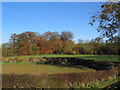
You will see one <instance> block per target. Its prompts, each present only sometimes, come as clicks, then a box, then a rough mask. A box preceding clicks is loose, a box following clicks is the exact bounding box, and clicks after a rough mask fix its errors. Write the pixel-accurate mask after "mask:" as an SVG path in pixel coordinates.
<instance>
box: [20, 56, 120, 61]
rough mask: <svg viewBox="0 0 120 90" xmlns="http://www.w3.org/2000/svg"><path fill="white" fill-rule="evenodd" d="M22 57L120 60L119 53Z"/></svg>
mask: <svg viewBox="0 0 120 90" xmlns="http://www.w3.org/2000/svg"><path fill="white" fill-rule="evenodd" d="M22 57H79V58H83V59H90V60H100V61H112V62H120V60H119V58H118V57H119V56H118V55H37V56H22Z"/></svg>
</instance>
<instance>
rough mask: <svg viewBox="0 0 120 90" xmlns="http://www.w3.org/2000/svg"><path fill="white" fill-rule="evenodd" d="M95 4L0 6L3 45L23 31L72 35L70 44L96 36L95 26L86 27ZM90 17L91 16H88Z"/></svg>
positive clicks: (20, 3)
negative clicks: (65, 32)
mask: <svg viewBox="0 0 120 90" xmlns="http://www.w3.org/2000/svg"><path fill="white" fill-rule="evenodd" d="M99 5H100V3H99V2H58V3H57V2H56V3H55V2H36V3H35V2H18V3H13V2H4V3H2V36H3V38H2V39H3V43H5V42H8V40H9V38H10V35H11V34H12V33H17V34H19V33H22V32H25V31H33V32H39V33H40V34H42V33H44V32H46V31H52V32H62V31H67V30H68V31H71V32H73V33H74V39H73V40H74V41H77V40H78V39H83V40H90V39H92V38H96V37H98V36H100V33H98V32H97V30H96V28H97V23H96V24H95V25H94V26H90V25H89V24H88V23H89V21H90V16H91V15H92V14H93V13H95V12H97V11H98V10H99ZM88 13H92V14H88Z"/></svg>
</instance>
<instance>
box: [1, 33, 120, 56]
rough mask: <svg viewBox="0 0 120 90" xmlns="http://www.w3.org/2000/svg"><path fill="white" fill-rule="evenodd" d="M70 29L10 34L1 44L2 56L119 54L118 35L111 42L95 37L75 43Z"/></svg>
mask: <svg viewBox="0 0 120 90" xmlns="http://www.w3.org/2000/svg"><path fill="white" fill-rule="evenodd" d="M73 36H74V35H73V33H72V32H70V31H63V32H61V33H59V32H50V31H48V32H45V33H43V34H42V35H41V34H40V33H36V32H30V31H27V32H23V33H20V34H16V33H14V34H12V35H11V36H10V39H9V42H8V43H3V44H2V56H24V55H41V54H84V55H88V54H89V55H118V54H120V52H119V50H120V46H119V40H120V38H119V37H117V36H116V37H115V38H114V39H113V42H107V43H106V42H104V41H103V39H102V38H100V37H97V38H95V39H92V40H90V41H84V40H81V39H79V40H78V43H75V42H74V41H73V40H72V39H73Z"/></svg>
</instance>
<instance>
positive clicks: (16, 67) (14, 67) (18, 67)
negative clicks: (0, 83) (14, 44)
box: [2, 64, 94, 74]
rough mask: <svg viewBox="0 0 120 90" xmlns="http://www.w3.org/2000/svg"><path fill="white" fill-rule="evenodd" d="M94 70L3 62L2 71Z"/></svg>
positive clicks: (54, 71) (51, 71) (24, 72)
mask: <svg viewBox="0 0 120 90" xmlns="http://www.w3.org/2000/svg"><path fill="white" fill-rule="evenodd" d="M85 71H94V70H92V69H78V68H73V67H60V66H53V65H36V64H3V65H2V73H16V74H43V73H47V74H55V73H70V72H85Z"/></svg>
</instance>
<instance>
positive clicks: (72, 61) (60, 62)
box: [37, 57, 120, 70]
mask: <svg viewBox="0 0 120 90" xmlns="http://www.w3.org/2000/svg"><path fill="white" fill-rule="evenodd" d="M44 59H45V60H46V61H45V62H44V64H51V65H57V66H69V67H75V66H81V67H82V66H83V67H87V68H91V69H95V70H108V69H111V68H112V67H116V66H118V65H120V63H119V62H106V61H95V60H86V59H81V58H74V57H71V58H68V57H44ZM37 64H39V62H38V63H37Z"/></svg>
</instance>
